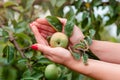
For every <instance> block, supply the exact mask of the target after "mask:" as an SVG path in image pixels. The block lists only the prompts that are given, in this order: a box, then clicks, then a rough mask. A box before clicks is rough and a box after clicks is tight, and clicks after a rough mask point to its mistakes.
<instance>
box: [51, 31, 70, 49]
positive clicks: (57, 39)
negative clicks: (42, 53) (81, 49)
mask: <svg viewBox="0 0 120 80" xmlns="http://www.w3.org/2000/svg"><path fill="white" fill-rule="evenodd" d="M50 46H51V47H63V48H66V47H67V46H68V37H67V36H66V35H65V34H64V33H62V32H56V33H54V34H53V35H52V36H51V39H50Z"/></svg>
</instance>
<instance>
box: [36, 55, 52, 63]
mask: <svg viewBox="0 0 120 80" xmlns="http://www.w3.org/2000/svg"><path fill="white" fill-rule="evenodd" d="M38 63H40V64H50V63H52V62H51V61H50V60H49V59H47V58H45V57H43V56H41V58H40V59H39V60H38Z"/></svg>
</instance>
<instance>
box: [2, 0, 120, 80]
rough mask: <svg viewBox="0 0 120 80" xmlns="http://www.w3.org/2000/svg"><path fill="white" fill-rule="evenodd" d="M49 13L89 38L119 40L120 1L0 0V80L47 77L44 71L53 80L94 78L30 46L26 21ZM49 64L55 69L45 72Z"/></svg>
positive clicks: (31, 36)
mask: <svg viewBox="0 0 120 80" xmlns="http://www.w3.org/2000/svg"><path fill="white" fill-rule="evenodd" d="M48 15H49V16H56V17H62V18H66V19H68V21H69V22H70V23H73V24H76V25H77V26H78V27H79V28H80V29H81V30H82V32H83V33H84V35H85V36H90V37H91V36H92V39H97V40H106V41H112V42H120V38H119V33H120V0H0V80H47V78H46V76H45V74H47V76H48V77H50V75H56V76H57V77H56V76H55V77H56V78H55V77H53V76H52V77H50V78H51V79H54V80H55V79H56V80H94V79H93V78H90V77H87V76H85V75H82V74H80V73H76V72H74V71H72V70H70V69H68V68H67V67H65V66H62V65H59V64H55V63H54V62H52V61H50V60H48V59H47V58H45V57H44V56H43V55H42V53H41V52H37V51H34V50H32V49H31V48H30V46H31V45H32V44H34V43H36V40H35V37H34V35H33V33H32V31H31V30H30V28H29V23H30V22H32V21H34V20H35V19H37V18H39V17H46V16H48ZM68 26H70V25H68ZM111 29H112V30H111ZM66 33H67V34H70V33H71V32H70V31H69V30H68V29H66ZM78 35H79V34H78ZM76 57H77V58H79V56H78V55H76ZM50 64H55V65H54V66H53V67H54V69H55V70H54V71H53V72H51V71H45V70H46V67H47V66H48V65H50ZM53 67H49V68H53ZM48 70H49V69H48ZM45 72H47V73H45Z"/></svg>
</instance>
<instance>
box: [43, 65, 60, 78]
mask: <svg viewBox="0 0 120 80" xmlns="http://www.w3.org/2000/svg"><path fill="white" fill-rule="evenodd" d="M60 75H61V72H60V70H59V67H57V66H56V65H55V64H49V65H48V66H47V67H46V68H45V78H47V80H57V79H58V78H59V76H60Z"/></svg>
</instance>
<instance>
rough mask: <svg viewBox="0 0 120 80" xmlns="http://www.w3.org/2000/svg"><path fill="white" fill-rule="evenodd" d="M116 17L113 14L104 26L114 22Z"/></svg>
mask: <svg viewBox="0 0 120 80" xmlns="http://www.w3.org/2000/svg"><path fill="white" fill-rule="evenodd" d="M117 18H118V16H113V17H112V18H110V19H109V20H108V21H107V22H106V26H107V25H110V24H112V23H114V22H115V21H116V19H117Z"/></svg>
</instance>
